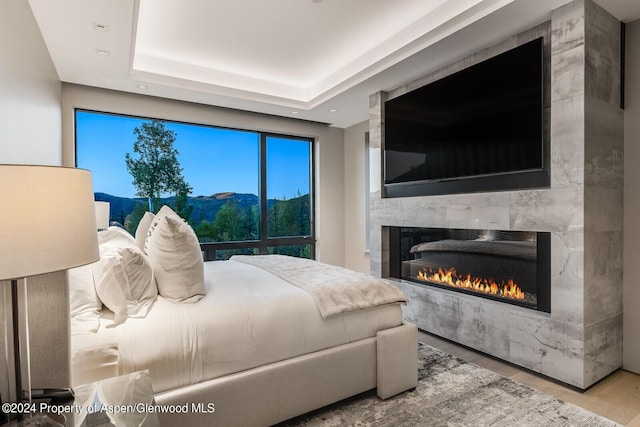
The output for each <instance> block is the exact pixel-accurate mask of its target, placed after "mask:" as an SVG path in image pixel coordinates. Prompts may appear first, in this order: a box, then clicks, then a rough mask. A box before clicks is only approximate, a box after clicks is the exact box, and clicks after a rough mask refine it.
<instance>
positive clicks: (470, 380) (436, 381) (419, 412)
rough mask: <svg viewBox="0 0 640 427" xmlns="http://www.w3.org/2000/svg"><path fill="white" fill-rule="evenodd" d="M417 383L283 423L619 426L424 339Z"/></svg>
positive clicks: (366, 394)
mask: <svg viewBox="0 0 640 427" xmlns="http://www.w3.org/2000/svg"><path fill="white" fill-rule="evenodd" d="M418 356H419V357H418V386H417V387H416V389H415V390H413V391H409V392H405V393H402V394H400V395H398V396H395V397H393V398H391V399H388V400H380V399H378V397H377V396H376V395H375V391H371V392H367V393H363V394H360V395H358V396H355V397H353V398H351V399H347V400H345V401H342V402H339V403H337V404H335V405H331V406H329V407H326V408H323V409H320V410H317V411H314V412H312V413H310V414H307V415H303V416H301V417H298V418H295V419H293V420H290V421H287V422H285V423H283V424H282V426H394V427H395V426H430V427H431V426H433V427H438V426H447V427H462V426H474V427H476V426H504V427H514V426H518V427H528V426H531V427H541V426H554V427H557V426H561V427H569V426H590V427H591V426H594V427H609V426H618V425H619V424H616V423H614V422H613V421H611V420H608V419H606V418H603V417H601V416H599V415H596V414H594V413H592V412H589V411H587V410H585V409H583V408H580V407H578V406H575V405H572V404H570V403H566V402H563V401H561V400H558V399H556V398H554V397H552V396H549V395H546V394H544V393H542V392H539V391H536V390H534V389H532V388H531V387H528V386H526V385H523V384H520V383H517V382H515V381H512V380H510V379H508V378H505V377H502V376H500V375H498V374H496V373H494V372H492V371H489V370H487V369H484V368H481V367H479V366H477V365H474V364H472V363H468V362H466V361H464V360H462V359H460V358H457V357H454V356H451V355H448V354H446V353H444V352H442V351H440V350H438V349H435V348H433V347H431V346H428V345H426V344H423V343H420V345H419V349H418Z"/></svg>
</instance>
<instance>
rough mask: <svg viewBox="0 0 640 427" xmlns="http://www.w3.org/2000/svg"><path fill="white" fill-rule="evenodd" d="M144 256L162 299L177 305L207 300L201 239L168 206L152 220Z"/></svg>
mask: <svg viewBox="0 0 640 427" xmlns="http://www.w3.org/2000/svg"><path fill="white" fill-rule="evenodd" d="M145 252H146V253H147V254H148V255H149V259H150V260H151V265H152V266H153V272H154V275H155V277H156V282H157V285H158V292H159V293H160V295H162V296H163V297H165V298H167V299H169V300H171V301H174V302H197V301H199V300H200V299H201V298H202V297H204V295H205V291H204V263H203V260H202V252H201V251H200V243H199V242H198V237H197V236H196V233H195V232H194V231H193V229H192V228H191V226H190V225H189V224H187V223H186V222H185V221H184V220H183V219H182V218H180V216H178V214H176V213H175V212H174V211H173V210H171V208H169V207H168V206H163V207H162V208H161V209H160V211H158V213H157V214H156V216H155V217H154V218H153V222H152V224H151V226H150V227H149V233H148V234H147V239H146V241H145Z"/></svg>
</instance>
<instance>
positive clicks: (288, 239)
mask: <svg viewBox="0 0 640 427" xmlns="http://www.w3.org/2000/svg"><path fill="white" fill-rule="evenodd" d="M79 111H81V112H87V113H95V114H104V115H112V116H118V117H131V118H136V119H142V120H159V121H163V122H166V123H177V124H183V125H193V126H204V127H209V128H216V129H225V130H235V131H239V132H253V133H256V134H257V135H258V136H259V147H258V153H259V157H260V158H259V165H258V169H259V170H258V172H259V181H260V182H259V185H258V194H257V196H258V210H259V212H260V226H259V231H260V238H259V239H257V240H241V241H230V242H207V243H200V249H201V251H202V256H203V258H204V260H205V261H214V260H216V259H217V258H216V254H217V252H218V251H228V250H242V249H257V254H258V255H267V254H268V253H269V248H278V247H283V246H306V245H309V246H310V257H311V259H315V258H316V238H315V235H316V227H315V224H316V209H315V206H316V179H315V155H316V153H315V151H316V144H315V138H313V137H307V136H298V135H287V134H284V133H277V132H266V131H259V130H253V129H239V128H232V127H225V126H217V125H211V124H203V123H194V122H187V121H181V120H173V119H162V118H153V117H147V116H142V115H140V116H138V115H132V114H120V113H112V112H107V111H98V110H92V109H87V108H77V107H76V108H74V112H73V117H74V131H73V132H74V148H75V150H74V164H75V165H76V167H77V166H78V129H77V113H78V112H79ZM268 138H282V139H288V140H298V141H301V142H307V143H308V144H309V157H310V158H309V174H310V176H309V193H310V194H309V203H310V207H309V211H310V214H311V215H310V218H309V221H310V227H309V231H310V234H309V235H307V236H285V237H269V236H268V223H267V222H268V208H267V203H268V199H267V139H268ZM94 191H95V190H94Z"/></svg>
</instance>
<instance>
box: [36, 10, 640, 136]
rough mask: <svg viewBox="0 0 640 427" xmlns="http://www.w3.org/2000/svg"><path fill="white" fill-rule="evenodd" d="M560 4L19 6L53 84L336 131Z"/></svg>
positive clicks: (639, 13) (619, 13)
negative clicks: (41, 44) (388, 96)
mask: <svg viewBox="0 0 640 427" xmlns="http://www.w3.org/2000/svg"><path fill="white" fill-rule="evenodd" d="M566 2H567V0H536V1H531V0H397V1H389V0H349V1H344V0H271V1H264V0H242V1H237V0H217V1H211V0H185V1H180V2H177V1H175V0H136V1H134V0H56V1H50V0H29V3H30V5H31V8H32V10H33V13H34V16H35V18H36V21H37V22H38V25H39V27H40V30H41V32H42V35H43V38H44V40H45V43H46V44H47V47H48V49H49V52H50V55H51V58H52V60H53V63H54V65H55V67H56V70H57V72H58V76H59V78H60V80H61V81H63V82H70V83H77V84H83V85H89V86H97V87H103V88H107V89H116V90H122V91H127V92H136V93H143V94H148V95H154V96H162V97H167V98H172V99H179V100H185V101H192V102H199V103H205V104H211V105H219V106H224V107H231V108H240V109H245V110H249V111H257V112H262V113H268V114H275V115H281V116H288V117H296V118H302V119H306V120H314V121H320V122H327V123H331V124H333V125H335V126H339V127H346V126H350V125H353V124H355V123H358V122H361V121H364V120H366V119H367V114H368V95H369V94H371V93H373V92H375V91H378V90H389V89H393V88H394V87H397V86H400V85H402V84H404V83H406V82H407V81H410V80H412V79H415V78H416V77H418V76H420V75H422V74H425V73H427V72H429V71H432V70H434V69H435V68H437V67H441V66H443V65H446V64H447V63H448V62H451V61H454V60H456V59H459V58H461V57H462V56H465V55H467V54H469V53H471V52H473V51H474V50H477V49H481V48H483V47H486V46H488V45H490V44H491V43H496V42H497V41H499V40H501V39H502V38H505V37H508V36H509V35H511V34H514V33H516V32H518V31H521V30H524V29H526V28H529V27H530V26H532V25H535V24H537V23H539V22H542V21H543V20H546V19H548V17H549V13H550V11H551V10H553V9H555V8H556V7H559V6H560V5H562V4H564V3H566ZM598 3H600V4H601V5H602V6H603V7H605V8H606V9H607V10H609V11H610V12H612V13H613V14H614V15H615V16H616V17H617V18H618V19H622V20H624V21H631V20H635V19H637V18H639V17H640V1H636V0H633V1H632V0H628V1H627V0H598ZM632 3H633V4H632ZM294 111H295V113H293V112H294Z"/></svg>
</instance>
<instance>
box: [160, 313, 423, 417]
mask: <svg viewBox="0 0 640 427" xmlns="http://www.w3.org/2000/svg"><path fill="white" fill-rule="evenodd" d="M417 346H418V336H417V328H416V326H415V325H412V324H409V323H405V324H403V325H401V326H398V327H395V328H391V329H387V330H383V331H380V332H378V333H377V335H376V337H373V338H367V339H364V340H361V341H357V342H353V343H349V344H345V345H341V346H338V347H333V348H330V349H327V350H322V351H318V352H315V353H311V354H306V355H303V356H299V357H295V358H292V359H288V360H284V361H281V362H277V363H272V364H269V365H266V366H261V367H257V368H254V369H250V370H247V371H243V372H238V373H235V374H231V375H227V376H224V377H221V378H216V379H213V380H210V381H206V382H203V383H199V384H194V385H192V386H188V387H183V388H180V389H176V390H171V391H168V392H164V393H160V394H158V395H156V403H157V404H159V405H182V406H183V407H184V405H185V404H187V407H188V408H189V413H188V414H171V413H162V414H159V416H160V423H161V425H180V426H202V425H211V426H214V425H215V426H236V425H237V426H268V425H272V424H276V423H278V422H281V421H284V420H287V419H290V418H293V417H296V416H298V415H301V414H304V413H307V412H309V411H312V410H314V409H318V408H321V407H323V406H326V405H328V404H331V403H334V402H337V401H339V400H342V399H345V398H347V397H350V396H353V395H356V394H358V393H361V392H364V391H367V390H370V389H373V388H376V387H377V394H378V396H379V397H380V398H382V399H386V398H389V397H391V396H394V395H396V394H398V393H401V392H403V391H405V390H409V389H412V388H415V387H416V384H417V378H418V369H417V363H418V348H417ZM199 403H200V404H203V405H201V407H204V408H205V409H206V408H207V407H208V406H207V405H208V404H209V403H212V404H213V405H214V408H215V411H214V412H212V413H203V412H198V411H197V410H193V409H194V408H197V407H198V406H197V404H199ZM192 404H194V405H192Z"/></svg>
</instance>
